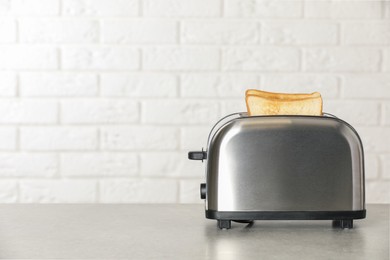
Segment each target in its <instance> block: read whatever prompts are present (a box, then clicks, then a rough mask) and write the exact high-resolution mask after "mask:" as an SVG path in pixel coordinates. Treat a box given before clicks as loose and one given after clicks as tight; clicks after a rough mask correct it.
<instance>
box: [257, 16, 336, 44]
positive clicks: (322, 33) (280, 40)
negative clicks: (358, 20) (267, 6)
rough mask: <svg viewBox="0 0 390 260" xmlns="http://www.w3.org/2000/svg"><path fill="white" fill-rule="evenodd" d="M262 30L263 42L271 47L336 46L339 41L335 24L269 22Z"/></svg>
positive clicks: (263, 24) (264, 23)
mask: <svg viewBox="0 0 390 260" xmlns="http://www.w3.org/2000/svg"><path fill="white" fill-rule="evenodd" d="M261 29H262V42H263V43H265V44H271V45H319V44H325V45H335V44H337V41H338V25H337V23H335V22H328V21H327V22H317V21H311V22H307V21H297V22H294V21H272V22H271V21H269V22H263V23H262V24H261Z"/></svg>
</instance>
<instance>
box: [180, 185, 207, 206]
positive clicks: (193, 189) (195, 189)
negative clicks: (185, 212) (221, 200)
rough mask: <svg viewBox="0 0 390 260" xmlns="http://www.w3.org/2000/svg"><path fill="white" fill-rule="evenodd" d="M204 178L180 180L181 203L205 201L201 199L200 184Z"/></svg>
mask: <svg viewBox="0 0 390 260" xmlns="http://www.w3.org/2000/svg"><path fill="white" fill-rule="evenodd" d="M202 182H205V181H204V180H180V183H179V185H180V191H179V203H191V204H193V203H196V204H200V203H204V201H203V200H202V199H200V191H199V190H200V188H199V187H200V184H201V183H202Z"/></svg>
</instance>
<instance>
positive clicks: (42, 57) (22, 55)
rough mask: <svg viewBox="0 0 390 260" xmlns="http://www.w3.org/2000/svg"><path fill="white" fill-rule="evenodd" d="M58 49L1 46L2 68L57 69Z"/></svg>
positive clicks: (0, 63)
mask: <svg viewBox="0 0 390 260" xmlns="http://www.w3.org/2000/svg"><path fill="white" fill-rule="evenodd" d="M56 68H58V54H57V50H56V49H54V48H52V47H37V46H25V45H14V46H4V45H3V46H1V47H0V69H7V70H9V69H56Z"/></svg>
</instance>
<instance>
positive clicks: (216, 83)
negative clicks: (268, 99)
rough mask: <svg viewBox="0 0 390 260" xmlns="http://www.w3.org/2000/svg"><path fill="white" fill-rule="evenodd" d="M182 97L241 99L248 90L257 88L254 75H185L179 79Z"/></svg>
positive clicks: (256, 77)
mask: <svg viewBox="0 0 390 260" xmlns="http://www.w3.org/2000/svg"><path fill="white" fill-rule="evenodd" d="M180 86H181V91H180V93H181V95H182V96H183V97H243V96H244V95H245V90H246V89H248V88H258V87H259V79H258V76H257V75H256V74H231V73H229V74H204V73H202V74H201V73H187V74H183V75H182V76H181V77H180Z"/></svg>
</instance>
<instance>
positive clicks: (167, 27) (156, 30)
mask: <svg viewBox="0 0 390 260" xmlns="http://www.w3.org/2000/svg"><path fill="white" fill-rule="evenodd" d="M101 35H102V41H103V42H105V43H156V42H157V43H158V44H164V43H176V39H177V22H176V21H171V20H157V19H154V20H146V19H145V20H105V21H103V22H102V27H101Z"/></svg>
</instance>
